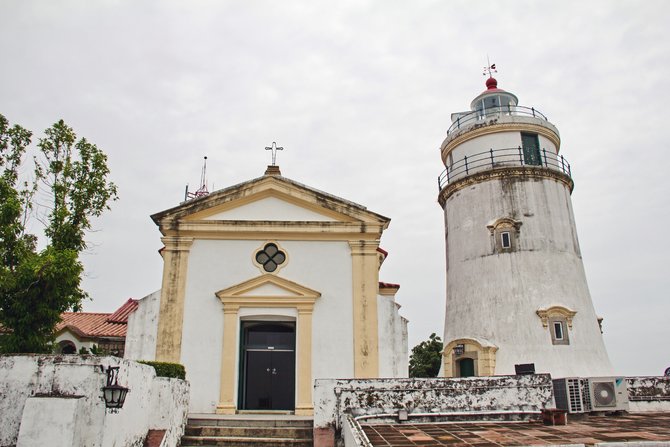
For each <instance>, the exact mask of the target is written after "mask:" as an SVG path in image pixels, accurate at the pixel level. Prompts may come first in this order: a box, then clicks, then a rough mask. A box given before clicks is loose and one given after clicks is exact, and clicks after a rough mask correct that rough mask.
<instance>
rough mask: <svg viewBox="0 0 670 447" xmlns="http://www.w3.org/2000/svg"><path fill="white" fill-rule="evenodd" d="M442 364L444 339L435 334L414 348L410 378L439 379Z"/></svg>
mask: <svg viewBox="0 0 670 447" xmlns="http://www.w3.org/2000/svg"><path fill="white" fill-rule="evenodd" d="M441 362H442V339H441V338H440V337H438V336H437V335H435V333H434V332H433V333H432V334H430V337H429V338H428V340H426V341H422V342H421V343H419V344H418V345H416V346H414V347H413V348H412V354H411V355H410V356H409V376H410V377H437V374H438V373H439V372H440V364H441Z"/></svg>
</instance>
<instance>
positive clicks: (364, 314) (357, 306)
mask: <svg viewBox="0 0 670 447" xmlns="http://www.w3.org/2000/svg"><path fill="white" fill-rule="evenodd" d="M349 246H350V247H351V258H352V283H353V311H354V315H353V320H354V377H355V378H357V379H358V378H372V377H378V376H379V329H378V322H377V290H378V287H379V261H378V259H377V248H379V241H360V240H359V241H350V242H349Z"/></svg>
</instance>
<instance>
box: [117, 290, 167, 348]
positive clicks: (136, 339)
mask: <svg viewBox="0 0 670 447" xmlns="http://www.w3.org/2000/svg"><path fill="white" fill-rule="evenodd" d="M160 298H161V291H160V290H158V291H156V292H154V293H150V294H149V295H147V296H145V297H144V298H142V299H141V300H139V301H138V302H137V303H138V306H137V309H136V310H135V312H133V313H131V314H130V315H129V316H128V330H127V333H126V347H125V351H124V352H125V353H124V355H123V357H124V358H127V359H131V360H154V359H155V358H156V332H157V331H158V309H159V308H160Z"/></svg>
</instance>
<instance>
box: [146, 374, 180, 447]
mask: <svg viewBox="0 0 670 447" xmlns="http://www.w3.org/2000/svg"><path fill="white" fill-rule="evenodd" d="M188 399H189V383H188V382H187V381H185V380H178V379H169V378H167V377H156V378H155V379H154V380H153V382H152V384H151V408H152V411H151V414H150V418H149V424H150V428H152V429H161V430H166V432H165V435H164V436H163V442H162V443H161V446H160V447H172V446H177V445H180V443H181V437H182V435H183V434H184V430H185V429H186V421H187V420H188ZM157 409H158V411H156V410H157Z"/></svg>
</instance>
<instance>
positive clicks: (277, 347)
mask: <svg viewBox="0 0 670 447" xmlns="http://www.w3.org/2000/svg"><path fill="white" fill-rule="evenodd" d="M243 342H244V345H243V346H244V347H243V362H242V365H241V366H242V370H241V371H240V372H241V374H240V377H241V378H242V380H243V382H242V387H241V391H242V393H241V394H242V395H241V401H242V402H241V403H242V405H241V407H242V408H243V409H245V410H294V409H295V325H294V324H293V323H287V324H284V323H279V324H277V323H257V322H253V323H246V324H244V325H243Z"/></svg>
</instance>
